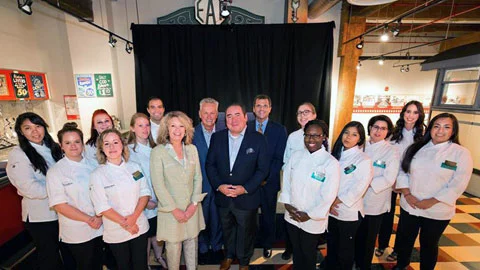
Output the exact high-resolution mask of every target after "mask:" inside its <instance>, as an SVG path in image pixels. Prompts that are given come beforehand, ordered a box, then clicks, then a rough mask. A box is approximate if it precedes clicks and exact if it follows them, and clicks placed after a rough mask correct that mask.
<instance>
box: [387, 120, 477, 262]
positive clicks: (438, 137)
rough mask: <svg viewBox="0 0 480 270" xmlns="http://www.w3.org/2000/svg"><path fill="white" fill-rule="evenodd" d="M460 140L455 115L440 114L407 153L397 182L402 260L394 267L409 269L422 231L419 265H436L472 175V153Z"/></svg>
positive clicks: (398, 236)
mask: <svg viewBox="0 0 480 270" xmlns="http://www.w3.org/2000/svg"><path fill="white" fill-rule="evenodd" d="M458 138H459V125H458V120H457V118H456V117H455V116H454V115H453V114H449V113H441V114H438V115H437V116H435V117H434V118H433V119H432V120H431V121H430V123H429V124H428V127H427V130H426V131H425V136H424V137H423V138H422V139H421V140H420V141H418V142H415V143H414V144H412V145H411V146H410V147H408V149H407V151H406V152H405V157H404V159H403V161H402V165H401V166H402V170H401V171H400V173H399V176H398V179H397V184H396V188H397V189H400V191H401V193H402V195H401V198H400V221H399V223H398V227H399V230H398V232H397V239H398V243H397V247H396V251H397V252H398V259H397V265H396V266H395V267H394V268H393V269H407V267H408V265H409V264H410V256H411V254H412V249H413V245H414V243H415V239H416V238H417V236H418V234H419V232H420V237H419V238H420V269H434V268H435V265H436V263H437V257H438V242H439V240H440V237H441V236H442V234H443V231H444V230H445V228H446V227H447V225H448V223H449V222H450V219H452V218H453V217H454V216H455V209H456V207H455V204H456V201H457V199H458V198H459V197H460V195H462V193H463V192H464V191H465V189H466V188H467V185H468V182H469V181H470V177H471V176H472V169H473V161H472V157H471V155H470V152H469V151H468V150H467V149H466V148H465V147H462V146H460V142H459V140H458Z"/></svg>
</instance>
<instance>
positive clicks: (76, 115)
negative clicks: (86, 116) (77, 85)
mask: <svg viewBox="0 0 480 270" xmlns="http://www.w3.org/2000/svg"><path fill="white" fill-rule="evenodd" d="M63 101H64V102H65V113H66V114H67V119H68V120H77V119H80V111H79V109H78V100H77V96H75V95H64V96H63Z"/></svg>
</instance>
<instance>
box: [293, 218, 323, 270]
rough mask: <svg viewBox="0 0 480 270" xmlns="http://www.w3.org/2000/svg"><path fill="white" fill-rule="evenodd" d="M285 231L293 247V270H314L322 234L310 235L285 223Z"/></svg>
mask: <svg viewBox="0 0 480 270" xmlns="http://www.w3.org/2000/svg"><path fill="white" fill-rule="evenodd" d="M287 231H288V235H289V236H290V239H291V240H292V245H293V268H294V269H295V270H309V269H311V270H315V269H316V264H317V245H318V241H319V240H320V238H321V236H322V234H311V233H308V232H305V231H304V230H302V229H300V228H298V227H297V226H294V225H292V224H290V223H288V222H287Z"/></svg>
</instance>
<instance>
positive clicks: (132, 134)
mask: <svg viewBox="0 0 480 270" xmlns="http://www.w3.org/2000/svg"><path fill="white" fill-rule="evenodd" d="M138 118H145V119H146V120H147V121H148V124H150V119H148V116H147V115H145V114H144V113H136V114H134V115H132V119H131V120H130V131H129V132H128V139H127V144H131V143H133V151H134V152H136V148H137V137H136V136H135V132H133V131H132V128H133V127H135V121H137V119H138ZM148 144H149V145H150V147H151V148H154V147H155V145H156V144H155V142H154V141H153V138H152V130H150V133H149V134H148Z"/></svg>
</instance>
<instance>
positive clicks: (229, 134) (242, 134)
mask: <svg viewBox="0 0 480 270" xmlns="http://www.w3.org/2000/svg"><path fill="white" fill-rule="evenodd" d="M246 130H247V127H246V126H245V128H244V129H243V130H242V132H240V134H239V135H238V136H236V137H235V136H233V135H232V133H231V132H230V130H229V131H228V137H230V138H231V139H238V137H239V136H242V137H244V136H245V131H246Z"/></svg>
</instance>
